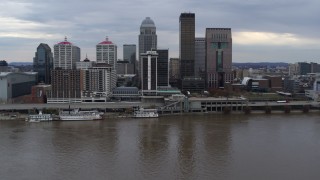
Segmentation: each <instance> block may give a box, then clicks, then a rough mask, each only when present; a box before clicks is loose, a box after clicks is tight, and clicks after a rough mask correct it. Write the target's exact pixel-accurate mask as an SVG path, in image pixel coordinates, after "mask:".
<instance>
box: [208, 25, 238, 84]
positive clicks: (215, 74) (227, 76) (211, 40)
mask: <svg viewBox="0 0 320 180" xmlns="http://www.w3.org/2000/svg"><path fill="white" fill-rule="evenodd" d="M206 71H207V78H206V84H207V87H208V88H222V87H224V83H225V82H232V80H233V79H234V75H233V73H232V36H231V28H207V29H206Z"/></svg>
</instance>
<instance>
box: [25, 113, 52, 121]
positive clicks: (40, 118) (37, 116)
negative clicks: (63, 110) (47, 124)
mask: <svg viewBox="0 0 320 180" xmlns="http://www.w3.org/2000/svg"><path fill="white" fill-rule="evenodd" d="M52 119H53V118H52V115H51V114H43V113H42V111H39V114H31V115H29V116H28V117H27V121H28V122H41V121H52Z"/></svg>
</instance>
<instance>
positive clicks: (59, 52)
mask: <svg viewBox="0 0 320 180" xmlns="http://www.w3.org/2000/svg"><path fill="white" fill-rule="evenodd" d="M53 49H54V60H53V68H54V69H56V68H61V69H75V68H76V62H79V61H80V48H79V47H78V46H75V45H73V44H72V43H71V42H69V41H68V40H67V37H65V39H64V41H62V42H59V43H58V44H55V45H54V47H53Z"/></svg>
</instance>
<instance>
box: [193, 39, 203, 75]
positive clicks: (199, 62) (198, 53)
mask: <svg viewBox="0 0 320 180" xmlns="http://www.w3.org/2000/svg"><path fill="white" fill-rule="evenodd" d="M194 54H195V57H194V63H195V64H194V67H195V68H194V70H195V76H196V77H201V78H202V79H205V77H206V38H195V51H194Z"/></svg>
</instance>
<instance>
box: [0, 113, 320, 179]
mask: <svg viewBox="0 0 320 180" xmlns="http://www.w3.org/2000/svg"><path fill="white" fill-rule="evenodd" d="M0 179H1V180H29V179H30V180H31V179H32V180H34V179H36V180H38V179H39V180H42V179H43V180H73V179H74V180H81V179H93V180H100V179H101V180H105V179H107V180H108V179H120V180H122V179H123V180H126V179H130V180H131V179H133V180H134V179H137V180H141V179H147V180H149V179H159V180H160V179H161V180H162V179H200V180H206V179H208V180H211V179H218V180H220V179H221V180H223V179H234V180H276V179H279V180H280V179H281V180H286V179H288V180H295V179H297V180H300V179H301V180H312V179H314V180H318V179H320V113H312V114H289V115H288V114H272V115H265V114H260V115H253V114H252V115H214V114H211V115H210V114H208V115H182V116H165V117H160V118H158V119H129V118H128V119H126V118H117V119H106V120H103V121H77V122H66V121H64V122H58V121H54V122H43V123H28V122H24V121H0Z"/></svg>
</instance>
